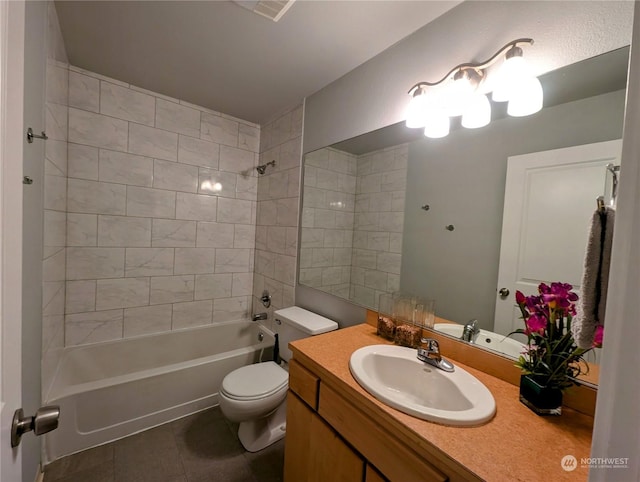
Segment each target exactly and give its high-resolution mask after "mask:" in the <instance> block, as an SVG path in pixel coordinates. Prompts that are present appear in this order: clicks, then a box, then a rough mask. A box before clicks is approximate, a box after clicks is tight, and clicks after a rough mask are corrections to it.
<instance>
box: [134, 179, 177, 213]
mask: <svg viewBox="0 0 640 482" xmlns="http://www.w3.org/2000/svg"><path fill="white" fill-rule="evenodd" d="M175 214H176V193H175V192H171V191H163V190H160V189H149V188H145V187H133V186H127V216H140V217H151V218H173V217H175Z"/></svg>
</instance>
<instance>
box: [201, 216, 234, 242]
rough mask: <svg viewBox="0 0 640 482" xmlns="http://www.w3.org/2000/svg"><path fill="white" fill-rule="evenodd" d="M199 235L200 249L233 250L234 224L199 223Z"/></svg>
mask: <svg viewBox="0 0 640 482" xmlns="http://www.w3.org/2000/svg"><path fill="white" fill-rule="evenodd" d="M197 233H198V234H197V239H196V246H197V247H199V248H233V237H234V225H233V224H222V223H206V222H199V223H198V231H197Z"/></svg>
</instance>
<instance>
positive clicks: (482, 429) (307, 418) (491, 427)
mask: <svg viewBox="0 0 640 482" xmlns="http://www.w3.org/2000/svg"><path fill="white" fill-rule="evenodd" d="M375 332H376V329H375V327H372V326H371V325H368V324H363V325H357V326H353V327H350V328H345V329H342V330H338V331H335V332H332V333H327V334H324V335H321V336H317V337H313V338H309V339H303V340H298V341H296V342H293V343H291V345H290V347H291V349H292V351H293V359H292V360H291V362H290V370H289V392H288V395H287V436H286V442H285V470H284V477H285V481H286V482H303V481H327V480H331V481H344V482H347V481H354V482H361V481H362V480H365V481H366V482H371V481H383V480H390V481H398V482H412V481H469V480H508V481H515V480H521V481H537V480H558V481H559V480H572V481H575V480H586V478H587V475H588V470H587V469H586V468H582V467H580V458H581V457H589V453H590V445H591V432H592V429H593V418H592V417H591V416H590V415H586V414H583V413H580V412H578V411H576V410H573V409H571V408H565V407H563V414H562V416H560V417H553V418H543V417H539V416H537V415H535V414H534V413H532V412H531V411H530V410H529V409H527V408H526V407H525V406H524V405H522V404H521V403H520V402H519V400H518V386H517V385H514V384H513V383H509V382H508V381H505V380H501V379H500V378H496V377H494V376H491V375H488V374H487V373H484V372H482V371H479V370H476V369H474V368H471V367H469V366H467V365H464V364H463V363H461V362H459V361H458V360H457V359H456V358H455V356H452V355H453V354H452V353H447V352H446V351H443V355H444V356H446V357H448V358H450V359H451V360H452V361H453V362H454V363H455V364H456V365H459V366H461V367H463V368H464V369H465V370H467V371H469V372H470V373H472V374H473V375H474V376H475V377H477V378H478V379H479V380H480V381H481V382H482V383H484V385H486V387H487V388H489V390H490V391H491V393H492V394H493V396H494V398H495V401H496V406H497V413H496V415H495V417H494V418H493V419H492V420H491V421H489V422H488V423H486V424H484V425H481V426H478V427H449V426H444V425H438V424H435V423H431V422H427V421H424V420H420V419H417V418H414V417H412V416H409V415H406V414H404V413H401V412H399V411H397V410H395V409H393V408H391V407H389V406H387V405H385V404H384V403H382V402H380V401H378V400H376V399H375V398H374V397H373V396H371V395H370V394H369V393H368V392H366V391H365V390H364V389H363V388H362V387H361V386H360V385H359V384H358V383H357V382H356V380H355V379H354V378H353V377H352V375H351V373H350V371H349V359H350V357H351V354H352V353H353V352H354V351H355V350H357V349H358V348H362V347H364V346H368V345H375V344H383V343H386V342H385V341H384V340H383V339H382V338H380V337H378V336H377V335H376V334H375ZM565 455H573V456H574V457H576V458H577V468H576V469H575V470H573V471H565V470H564V469H563V468H562V466H561V459H562V458H563V457H564V456H565Z"/></svg>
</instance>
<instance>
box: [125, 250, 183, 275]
mask: <svg viewBox="0 0 640 482" xmlns="http://www.w3.org/2000/svg"><path fill="white" fill-rule="evenodd" d="M124 274H125V276H126V277H135V276H164V275H172V274H173V248H127V252H126V255H125V264H124Z"/></svg>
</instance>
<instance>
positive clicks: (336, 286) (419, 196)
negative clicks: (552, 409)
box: [298, 48, 629, 381]
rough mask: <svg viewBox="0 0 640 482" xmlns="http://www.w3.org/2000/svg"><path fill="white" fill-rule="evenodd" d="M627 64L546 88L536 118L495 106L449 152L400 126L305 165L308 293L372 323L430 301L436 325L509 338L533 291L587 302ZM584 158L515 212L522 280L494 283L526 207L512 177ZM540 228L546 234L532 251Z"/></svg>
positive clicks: (581, 68) (458, 135)
mask: <svg viewBox="0 0 640 482" xmlns="http://www.w3.org/2000/svg"><path fill="white" fill-rule="evenodd" d="M628 55H629V49H628V48H623V49H618V50H615V51H612V52H609V53H606V54H603V55H600V56H597V57H594V58H592V59H588V60H585V61H582V62H579V63H576V64H573V65H569V66H566V67H563V68H561V69H558V70H556V71H553V72H549V73H547V74H545V75H543V76H541V77H540V81H541V83H542V85H543V89H544V95H545V102H544V108H543V109H542V110H541V111H540V112H538V113H537V114H534V115H532V116H529V117H522V118H514V117H508V116H507V115H506V112H505V111H506V108H505V106H504V105H503V104H499V103H494V104H493V106H492V107H493V115H492V122H491V123H490V124H489V125H488V126H486V127H483V128H480V129H464V128H461V127H459V126H457V127H456V126H453V127H452V132H451V134H450V135H449V136H448V137H445V138H443V139H427V138H425V137H424V136H422V133H421V132H419V130H412V129H408V128H406V127H405V126H404V123H401V124H397V125H393V126H389V127H386V128H383V129H380V130H377V131H375V132H371V133H368V134H365V135H362V136H359V137H356V138H353V139H349V140H346V141H343V142H340V143H338V144H334V145H332V146H328V147H325V148H323V149H319V150H316V151H313V152H310V153H307V154H306V155H305V157H304V175H303V178H304V188H303V203H302V213H301V228H300V229H301V232H300V245H299V249H300V257H299V276H298V281H299V283H300V284H302V285H305V286H308V287H312V288H315V289H318V290H321V291H324V292H326V293H330V294H332V295H335V296H338V297H340V298H343V299H346V300H349V301H350V302H352V303H354V304H357V305H360V306H364V307H366V308H369V309H373V310H376V309H377V303H378V299H379V296H380V294H382V293H393V292H396V291H402V292H406V293H412V294H415V295H418V296H422V297H425V298H430V299H434V300H435V306H436V315H437V316H438V317H440V318H443V319H446V320H449V321H451V322H454V323H457V324H460V325H464V324H465V323H467V322H468V321H469V320H472V319H476V320H478V326H479V327H480V328H482V329H483V330H486V331H487V332H493V333H497V334H501V335H504V334H506V333H508V332H509V331H510V328H509V327H510V326H512V323H513V320H514V319H517V316H516V317H514V313H515V312H514V309H515V300H514V297H513V295H514V293H515V289H521V290H523V291H525V292H526V291H527V290H528V291H531V292H533V290H535V288H536V286H537V282H538V280H546V281H563V282H568V283H571V284H573V285H574V286H575V287H576V289H577V290H578V292H579V288H580V286H579V285H580V279H581V272H582V262H583V258H584V251H585V245H586V239H587V233H588V229H589V220H590V218H591V214H592V213H593V211H594V210H595V209H596V197H597V196H598V195H604V196H606V197H607V200H610V199H611V189H610V188H609V187H608V186H610V185H611V184H612V176H613V173H612V171H611V170H610V169H607V168H606V165H607V164H610V163H611V164H614V165H619V149H620V143H619V141H617V140H619V139H620V138H621V137H622V124H623V117H624V104H625V88H626V81H627V64H628ZM576 146H583V147H580V148H578V150H579V151H580V152H583V151H584V150H585V149H586V150H587V152H588V153H591V154H590V155H587V156H586V157H585V156H583V157H584V159H583V160H580V159H579V160H578V161H575V162H573V161H572V162H573V164H572V165H571V166H570V168H569V167H567V165H568V164H567V163H562V162H560V163H556V165H551V167H549V166H547V167H546V169H547V170H546V171H544V172H543V174H544V175H541V176H540V177H539V178H540V180H539V182H540V183H541V184H542V185H544V189H546V191H540V192H537V193H536V194H535V195H531V196H530V197H528V198H526V199H525V201H524V202H525V204H526V203H528V209H527V210H524V211H522V210H521V211H519V212H521V213H525V212H526V216H528V217H525V214H522V215H521V216H520V218H521V219H520V220H521V223H520V227H519V228H517V229H515V231H516V233H517V234H518V235H519V236H521V237H522V236H525V237H527V239H531V240H532V241H530V242H529V243H528V244H527V243H520V242H519V241H517V240H516V241H513V240H512V238H506V239H507V240H508V241H506V242H505V245H508V246H513V245H514V243H516V244H518V243H520V244H518V246H525V245H526V246H528V248H527V249H524V248H523V249H520V248H519V250H520V251H521V252H518V253H517V260H516V262H517V263H519V267H520V268H519V270H518V277H519V278H518V280H515V279H514V280H510V281H509V280H505V279H499V268H500V265H501V263H502V265H503V267H504V263H505V253H504V248H505V246H502V247H501V244H502V240H504V239H505V238H504V236H505V233H504V232H503V231H504V230H503V215H505V216H507V217H509V216H510V217H511V218H513V213H512V212H511V211H510V209H511V208H512V207H513V205H515V204H518V203H520V204H522V203H523V201H522V199H520V200H518V199H515V200H514V198H513V192H514V191H515V192H516V193H517V192H519V190H518V189H515V190H514V189H513V188H512V189H507V179H508V175H507V173H508V171H510V170H511V169H513V167H509V166H513V165H519V166H521V165H523V164H524V165H526V163H528V162H534V164H535V162H538V160H539V158H541V157H545V156H546V157H551V158H552V159H554V158H555V159H558V158H559V159H561V160H562V159H573V157H572V156H574V154H573V150H572V148H576ZM584 146H587V147H584ZM602 146H604V147H602ZM603 148H604V149H605V151H602V149H603ZM591 149H595V151H594V150H591ZM548 151H552V153H553V154H551V155H550V154H549V152H548ZM593 152H595V154H593ZM602 152H605V153H607V154H601V153H602ZM609 152H611V154H610V155H609V154H608V153H609ZM534 153H542V154H539V155H537V154H534ZM583 161H584V162H583ZM553 162H556V161H553ZM576 163H582V164H579V168H577V167H576V166H577V165H578V164H576ZM534 169H538V167H535V166H534ZM576 169H578V170H579V171H580V173H578V174H576V172H577V171H576ZM540 172H542V171H540ZM514 178H517V175H515V174H513V173H510V174H509V179H510V181H509V182H512V180H513V179H514ZM587 184H588V186H587ZM505 191H507V192H508V193H509V192H511V194H510V195H509V196H508V197H507V199H505ZM520 191H521V190H520ZM541 193H542V194H541ZM505 203H506V204H505ZM520 204H518V205H520ZM505 213H506V214H505ZM516 217H518V216H516ZM511 218H510V219H511ZM522 218H525V219H522ZM510 223H511V221H509V222H508V223H507V224H510ZM536 223H538V224H536ZM506 227H507V226H506V225H505V229H506ZM541 227H546V228H545V229H547V232H546V233H544V234H543V235H541V236H540V237H539V238H534V237H533V236H534V235H540V233H541V231H542V229H543V228H541ZM510 229H511V231H514V229H513V226H510ZM527 229H529V231H527ZM512 251H513V250H512ZM501 253H502V258H501ZM506 257H507V258H509V256H506ZM510 257H511V258H513V254H511V255H510ZM512 261H513V260H512ZM503 271H504V270H503V269H500V275H501V276H502V272H503ZM518 283H519V284H518ZM503 284H504V286H503ZM527 285H528V286H527ZM502 288H506V290H508V291H509V294H506V295H505V293H506V291H504V290H503V291H502V293H503V295H502V296H501V295H500V290H501V289H502ZM527 294H528V293H527ZM451 333H453V334H454V335H455V329H454V330H453V331H451ZM502 338H504V337H502ZM487 348H493V347H492V346H490V345H487ZM589 361H590V362H596V361H597V360H595V359H594V358H593V357H592V358H591V359H590V360H589ZM596 372H597V370H596ZM592 381H593V380H592Z"/></svg>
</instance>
